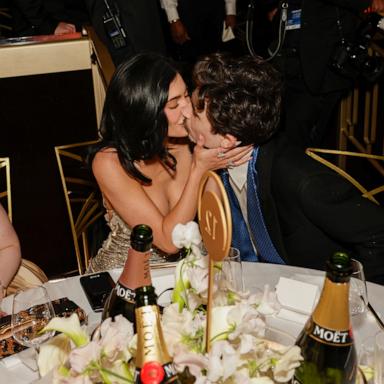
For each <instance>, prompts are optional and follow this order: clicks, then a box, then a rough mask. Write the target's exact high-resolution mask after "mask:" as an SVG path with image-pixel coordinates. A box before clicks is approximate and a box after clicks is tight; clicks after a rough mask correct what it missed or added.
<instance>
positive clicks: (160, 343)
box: [134, 285, 180, 384]
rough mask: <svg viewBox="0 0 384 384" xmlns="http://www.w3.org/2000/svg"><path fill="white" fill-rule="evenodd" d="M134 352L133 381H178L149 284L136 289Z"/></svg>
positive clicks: (144, 383) (148, 383) (143, 383)
mask: <svg viewBox="0 0 384 384" xmlns="http://www.w3.org/2000/svg"><path fill="white" fill-rule="evenodd" d="M135 314H136V326H137V353H136V359H135V364H136V370H135V378H134V382H135V383H136V384H160V383H164V384H165V383H175V384H177V383H179V382H180V381H179V378H178V376H177V372H176V370H175V368H174V366H173V363H172V359H171V357H170V356H169V354H168V351H167V347H166V345H165V341H164V337H163V331H162V329H161V323H160V311H159V307H158V306H157V296H156V294H155V290H154V288H153V286H151V285H149V286H144V287H140V288H138V289H136V309H135Z"/></svg>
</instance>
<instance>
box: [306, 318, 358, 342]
mask: <svg viewBox="0 0 384 384" xmlns="http://www.w3.org/2000/svg"><path fill="white" fill-rule="evenodd" d="M307 333H308V335H309V336H310V337H311V338H312V339H314V340H317V341H319V342H320V343H323V344H328V345H333V346H340V347H346V346H349V345H352V344H353V336H352V330H351V329H349V330H345V331H340V330H337V331H335V330H333V329H327V328H324V327H322V326H320V325H319V324H316V323H315V322H313V323H312V324H311V325H310V327H309V329H308V330H307Z"/></svg>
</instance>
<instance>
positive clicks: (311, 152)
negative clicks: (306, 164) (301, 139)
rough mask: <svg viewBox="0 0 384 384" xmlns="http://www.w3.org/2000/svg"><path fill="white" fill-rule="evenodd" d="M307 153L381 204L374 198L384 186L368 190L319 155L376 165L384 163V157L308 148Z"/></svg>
mask: <svg viewBox="0 0 384 384" xmlns="http://www.w3.org/2000/svg"><path fill="white" fill-rule="evenodd" d="M305 153H306V154H307V155H308V156H310V157H312V159H314V160H316V161H318V162H320V163H322V164H323V165H325V166H327V167H328V168H331V169H332V170H334V171H335V172H337V173H338V174H339V175H341V176H342V177H344V178H345V179H347V180H348V181H349V182H351V183H352V184H353V185H354V186H355V187H356V188H357V189H358V190H359V191H360V192H361V194H362V195H363V197H366V198H367V199H369V200H371V201H373V202H374V203H376V204H379V202H378V201H377V199H376V198H375V197H374V196H375V195H377V194H378V193H380V192H383V191H384V184H383V185H380V186H378V187H376V188H373V189H370V190H368V189H367V188H366V187H364V186H363V185H362V184H361V183H360V182H359V181H357V180H356V179H355V178H354V177H353V176H351V175H350V174H349V173H348V172H346V171H345V170H344V169H342V168H341V167H339V166H338V165H335V164H334V163H332V162H331V161H329V160H327V159H324V158H323V157H321V156H320V155H319V154H331V155H339V156H346V157H347V156H350V157H355V158H363V159H367V160H368V161H369V162H374V163H375V164H376V162H377V161H380V160H381V161H384V156H383V155H372V154H370V153H360V152H349V151H339V150H336V149H321V148H307V149H306V150H305Z"/></svg>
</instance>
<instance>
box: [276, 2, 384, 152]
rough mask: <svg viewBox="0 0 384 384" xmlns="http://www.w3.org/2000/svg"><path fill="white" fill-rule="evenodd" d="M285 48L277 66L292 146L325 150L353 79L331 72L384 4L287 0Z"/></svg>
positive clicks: (285, 120)
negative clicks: (344, 47)
mask: <svg viewBox="0 0 384 384" xmlns="http://www.w3.org/2000/svg"><path fill="white" fill-rule="evenodd" d="M287 3H288V22H287V29H286V33H285V39H284V43H283V47H282V49H281V51H280V53H279V55H278V56H277V57H276V58H275V59H274V61H273V64H274V65H275V66H276V67H277V68H278V69H279V70H280V71H281V72H282V74H283V76H284V80H285V94H284V104H283V125H284V127H285V130H286V131H287V134H288V136H289V137H290V138H291V140H292V142H293V143H295V144H297V145H299V146H301V147H302V148H306V147H309V146H312V147H319V146H322V144H323V139H324V136H325V133H326V131H327V126H328V123H329V120H330V118H331V116H332V112H333V111H334V109H335V107H336V106H337V104H338V102H339V101H340V99H341V98H342V96H343V95H344V94H345V93H346V92H347V91H348V90H350V89H351V88H352V86H353V78H352V77H348V76H345V75H343V74H341V73H338V72H337V71H336V70H334V69H333V68H332V67H331V63H332V61H333V60H334V56H335V55H336V53H337V48H338V47H339V46H340V44H341V41H342V40H343V39H345V41H347V42H350V43H352V44H353V43H354V39H355V32H356V29H357V27H358V25H359V23H360V20H361V16H362V15H363V11H364V10H365V9H367V8H368V7H369V6H371V7H372V10H373V11H383V10H384V0H373V2H372V1H371V0H287Z"/></svg>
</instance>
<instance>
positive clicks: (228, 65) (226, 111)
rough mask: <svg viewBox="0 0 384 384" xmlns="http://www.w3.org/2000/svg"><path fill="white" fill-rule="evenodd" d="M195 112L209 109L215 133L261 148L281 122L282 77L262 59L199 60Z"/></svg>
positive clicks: (218, 55)
mask: <svg viewBox="0 0 384 384" xmlns="http://www.w3.org/2000/svg"><path fill="white" fill-rule="evenodd" d="M193 80H194V83H195V85H196V87H197V96H198V97H197V100H198V101H197V105H196V106H195V107H196V109H197V110H198V111H199V112H201V111H203V110H204V107H205V106H206V107H207V117H208V120H209V122H210V123H211V125H212V133H215V134H216V133H219V134H222V135H225V134H227V133H229V134H232V135H233V136H235V137H236V138H237V139H238V140H240V141H241V142H242V144H244V145H247V144H254V145H257V146H258V145H261V144H263V143H264V142H266V141H267V140H268V139H269V138H270V137H271V136H272V135H273V133H274V132H275V131H276V130H277V128H278V125H279V119H280V105H281V78H280V74H279V73H278V72H277V71H276V70H275V69H274V68H273V67H272V66H271V65H270V64H269V63H267V62H266V61H264V60H263V59H261V58H258V57H256V58H253V57H251V56H243V57H240V58H235V57H232V56H229V55H227V54H223V53H215V54H212V55H209V56H205V57H203V58H202V59H200V60H199V61H198V62H197V63H196V65H195V67H194V71H193Z"/></svg>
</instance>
